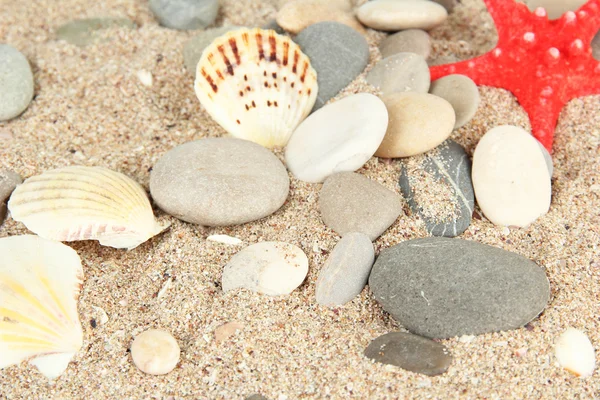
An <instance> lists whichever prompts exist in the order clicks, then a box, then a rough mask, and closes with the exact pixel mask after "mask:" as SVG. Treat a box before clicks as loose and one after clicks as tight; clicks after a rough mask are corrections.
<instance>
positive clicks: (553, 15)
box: [527, 0, 587, 19]
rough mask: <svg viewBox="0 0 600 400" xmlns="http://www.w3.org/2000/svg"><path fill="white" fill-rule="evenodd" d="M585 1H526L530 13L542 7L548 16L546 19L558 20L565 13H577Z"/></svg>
mask: <svg viewBox="0 0 600 400" xmlns="http://www.w3.org/2000/svg"><path fill="white" fill-rule="evenodd" d="M586 2H587V0H527V6H528V7H529V9H530V10H531V11H535V10H536V9H537V8H538V7H542V8H544V9H545V10H546V13H547V14H548V19H558V18H560V17H561V16H562V15H563V14H564V13H566V12H567V11H577V9H578V8H579V7H581V6H582V5H584V4H585V3H586Z"/></svg>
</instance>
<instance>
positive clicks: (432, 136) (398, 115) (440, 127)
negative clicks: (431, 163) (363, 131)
mask: <svg viewBox="0 0 600 400" xmlns="http://www.w3.org/2000/svg"><path fill="white" fill-rule="evenodd" d="M383 102H384V103H385V105H386V107H387V110H388V114H389V118H390V120H389V124H388V129H387V132H386V134H385V137H384V138H383V141H382V142H381V146H379V149H377V152H375V155H376V156H377V157H384V158H396V157H410V156H414V155H417V154H421V153H425V152H426V151H429V150H431V149H433V148H435V147H437V146H438V145H440V144H441V143H442V142H443V141H444V140H446V139H447V138H448V136H450V134H451V133H452V130H453V129H454V123H455V120H456V117H455V114H454V109H453V108H452V105H451V104H450V103H448V102H447V101H446V100H444V99H442V98H441V97H437V96H434V95H432V94H429V93H417V92H403V93H392V94H389V95H387V96H384V97H383Z"/></svg>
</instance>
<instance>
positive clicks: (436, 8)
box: [356, 0, 448, 31]
mask: <svg viewBox="0 0 600 400" xmlns="http://www.w3.org/2000/svg"><path fill="white" fill-rule="evenodd" d="M356 15H357V17H358V19H359V20H360V22H362V23H363V24H365V25H366V26H368V27H369V28H373V29H379V30H382V31H399V30H403V29H410V28H417V29H424V30H428V29H431V28H433V27H435V26H437V25H439V24H441V23H442V22H444V21H445V20H446V18H447V17H448V12H447V11H446V9H445V8H444V7H442V6H441V5H439V4H436V3H434V2H432V1H423V0H402V1H398V0H377V1H369V2H367V3H365V4H363V5H362V6H361V7H360V8H359V9H358V10H357V11H356Z"/></svg>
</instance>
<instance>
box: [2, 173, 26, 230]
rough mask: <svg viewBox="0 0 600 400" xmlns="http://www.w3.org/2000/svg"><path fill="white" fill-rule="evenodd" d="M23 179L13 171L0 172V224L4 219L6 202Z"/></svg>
mask: <svg viewBox="0 0 600 400" xmlns="http://www.w3.org/2000/svg"><path fill="white" fill-rule="evenodd" d="M21 183H23V179H22V178H21V177H20V176H19V174H17V173H16V172H13V171H8V170H0V224H1V223H2V221H4V218H5V217H6V200H7V199H8V198H9V197H10V195H11V193H12V192H13V190H15V188H16V187H17V185H20V184H21Z"/></svg>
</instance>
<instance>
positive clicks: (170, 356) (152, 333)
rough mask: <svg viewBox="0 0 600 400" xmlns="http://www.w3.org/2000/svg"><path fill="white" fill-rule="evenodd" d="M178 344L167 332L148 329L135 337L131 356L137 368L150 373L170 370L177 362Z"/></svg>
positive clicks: (158, 373) (162, 373)
mask: <svg viewBox="0 0 600 400" xmlns="http://www.w3.org/2000/svg"><path fill="white" fill-rule="evenodd" d="M179 353H180V350H179V345H178V344H177V340H175V338H174V337H173V336H172V335H171V334H170V333H169V332H165V331H162V330H159V329H148V330H147V331H145V332H142V333H140V334H139V335H137V336H136V337H135V339H134V340H133V343H132V344H131V357H132V358H133V363H134V364H135V366H136V367H138V369H139V370H140V371H142V372H144V373H146V374H150V375H164V374H168V373H169V372H171V371H172V370H173V369H174V368H175V366H176V365H177V363H178V362H179Z"/></svg>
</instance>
